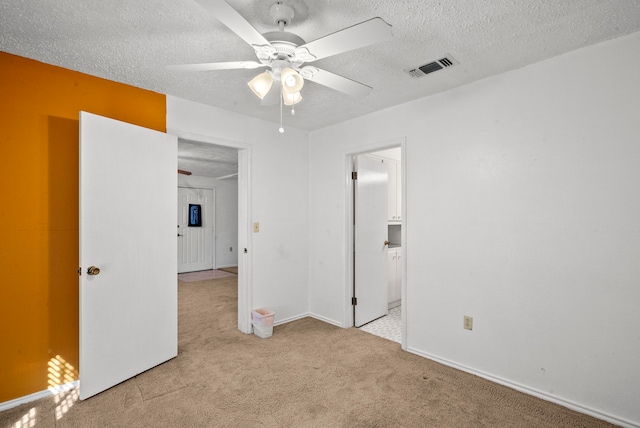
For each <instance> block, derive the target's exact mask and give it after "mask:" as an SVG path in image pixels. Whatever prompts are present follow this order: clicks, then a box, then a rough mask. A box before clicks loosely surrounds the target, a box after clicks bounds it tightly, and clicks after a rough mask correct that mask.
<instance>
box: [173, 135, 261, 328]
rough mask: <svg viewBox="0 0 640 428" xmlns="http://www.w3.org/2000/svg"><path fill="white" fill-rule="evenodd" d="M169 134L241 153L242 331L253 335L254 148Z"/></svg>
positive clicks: (239, 303) (239, 245)
mask: <svg viewBox="0 0 640 428" xmlns="http://www.w3.org/2000/svg"><path fill="white" fill-rule="evenodd" d="M167 134H171V135H175V136H176V137H178V138H184V139H187V140H190V141H196V142H199V143H208V144H215V145H217V146H225V147H232V148H235V149H238V329H239V330H240V331H242V332H243V333H246V334H250V333H251V332H252V326H251V305H252V300H253V272H252V266H253V264H252V246H251V243H252V240H251V238H252V235H251V233H250V232H251V221H252V220H251V200H252V199H251V154H252V150H253V148H252V145H251V144H247V143H243V142H240V141H233V140H226V139H221V138H216V137H210V136H206V135H199V134H193V133H190V132H184V131H180V130H175V129H167ZM176 199H177V198H176ZM176 203H177V200H176Z"/></svg>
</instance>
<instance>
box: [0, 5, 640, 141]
mask: <svg viewBox="0 0 640 428" xmlns="http://www.w3.org/2000/svg"><path fill="white" fill-rule="evenodd" d="M274 1H275V0H228V2H229V4H230V5H231V6H232V7H234V8H235V9H236V10H237V11H239V13H240V14H242V16H243V17H245V18H246V19H247V20H248V21H249V22H250V23H251V24H252V25H253V26H254V27H255V28H256V29H257V30H258V31H260V32H266V31H273V30H275V26H274V25H272V24H271V18H270V16H269V13H268V10H269V7H270V6H271V4H272V3H273V2H274ZM284 2H285V3H287V2H289V3H294V5H295V7H296V8H298V9H299V10H303V13H302V15H303V16H302V17H299V19H298V20H296V18H295V17H294V19H293V22H292V24H291V25H290V26H289V27H288V28H287V29H288V31H291V32H293V33H296V34H298V35H299V36H300V37H302V38H303V39H305V40H306V41H312V40H315V39H317V38H319V37H322V36H324V35H327V34H330V33H333V32H335V31H338V30H340V29H343V28H345V27H348V26H351V25H354V24H356V23H359V22H362V21H365V20H368V19H370V18H372V17H375V16H379V17H381V18H383V19H384V20H385V21H386V22H388V23H389V24H391V25H392V26H393V28H392V32H393V35H394V37H393V40H392V41H390V42H384V43H381V44H378V45H374V46H370V47H367V48H362V49H359V50H356V51H352V52H351V53H345V54H340V55H336V56H333V57H329V58H325V59H322V60H319V61H316V62H315V63H314V65H316V66H318V67H320V68H322V69H325V70H328V71H331V72H333V73H336V74H339V75H342V76H345V77H348V78H351V79H353V80H357V81H360V82H362V83H365V84H367V85H369V86H372V87H373V88H374V89H373V91H372V92H371V94H370V95H368V96H366V97H364V98H360V99H357V98H352V97H350V96H348V95H344V94H342V93H339V92H336V91H333V90H331V89H328V88H326V87H324V86H320V85H318V84H316V83H315V82H307V84H306V85H305V87H304V88H303V91H302V93H303V97H304V99H303V101H302V102H301V103H300V104H298V105H297V106H296V115H295V116H290V115H289V114H288V112H287V111H285V115H284V121H285V126H292V127H295V128H299V129H305V130H314V129H318V128H322V127H324V126H328V125H331V124H334V123H337V122H341V121H344V120H346V119H350V118H353V117H357V116H361V115H364V114H367V113H370V112H373V111H377V110H381V109H384V108H387V107H390V106H393V105H397V104H401V103H404V102H407V101H410V100H413V99H417V98H421V97H424V96H428V95H430V94H434V93H437V92H441V91H444V90H447V89H450V88H452V87H455V86H459V85H463V84H465V83H469V82H473V81H475V80H478V79H482V78H485V77H488V76H491V75H495V74H498V73H502V72H505V71H508V70H512V69H516V68H519V67H523V66H525V65H527V64H531V63H534V62H537V61H540V60H543V59H546V58H549V57H552V56H555V55H559V54H562V53H564V52H568V51H570V50H573V49H576V48H580V47H583V46H587V45H590V44H594V43H597V42H600V41H604V40H607V39H611V38H614V37H618V36H621V35H625V34H629V33H632V32H635V31H638V30H640V2H639V1H638V0H563V1H557V0H552V1H551V0H549V1H536V0H530V1H519V0H447V1H444V0H393V1H391V0H386V1H382V0H306V2H304V1H303V0H284ZM305 3H306V9H305V8H304V6H305ZM301 6H302V8H301ZM300 18H302V19H300ZM0 50H2V51H5V52H9V53H13V54H17V55H21V56H24V57H28V58H33V59H36V60H39V61H43V62H46V63H50V64H55V65H59V66H62V67H65V68H69V69H73V70H77V71H81V72H84V73H88V74H92V75H95V76H100V77H104V78H107V79H110V80H115V81H118V82H123V83H128V84H131V85H134V86H138V87H141V88H146V89H150V90H153V91H157V92H160V93H164V94H170V95H175V96H178V97H181V98H185V99H188V100H193V101H197V102H201V103H204V104H209V105H213V106H216V107H220V108H223V109H227V110H232V111H236V112H240V113H244V114H247V115H249V116H254V117H258V118H262V119H265V120H269V121H273V122H278V121H279V116H280V115H279V108H278V106H271V107H263V106H261V105H260V102H259V100H258V99H257V98H256V97H255V96H254V95H253V93H252V92H251V91H250V90H249V88H248V87H247V85H246V82H247V81H249V80H250V79H251V78H252V77H253V76H255V75H256V74H258V73H259V72H260V71H261V70H226V71H209V72H178V71H169V70H166V69H165V66H166V65H170V64H183V63H199V62H219V61H237V60H254V59H255V55H254V51H253V49H252V48H251V47H250V46H249V45H247V44H246V43H245V42H244V41H242V39H240V38H239V37H238V36H237V35H235V34H234V33H232V32H231V31H230V30H229V29H227V28H226V27H225V26H224V25H222V24H221V23H220V22H219V21H218V20H217V19H216V18H215V16H212V14H211V13H210V12H208V11H207V10H205V9H203V8H202V7H201V6H200V5H199V4H198V3H196V2H195V1H193V0H114V1H95V0H90V1H78V0H55V1H45V0H39V1H36V0H21V1H15V0H0ZM444 54H450V55H451V56H453V58H454V59H455V60H457V61H458V62H459V64H457V65H455V66H453V67H451V68H448V69H445V70H440V71H438V72H435V73H433V74H430V75H428V76H425V77H422V78H420V79H415V78H412V77H410V76H408V75H407V74H406V73H405V72H404V71H403V70H405V69H409V68H414V67H416V66H419V65H422V64H424V63H427V62H430V61H432V60H436V59H439V58H441V57H442V56H443V55H444ZM630 54H637V53H630Z"/></svg>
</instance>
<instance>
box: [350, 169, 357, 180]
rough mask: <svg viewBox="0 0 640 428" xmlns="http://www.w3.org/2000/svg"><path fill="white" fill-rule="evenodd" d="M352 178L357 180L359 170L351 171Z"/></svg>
mask: <svg viewBox="0 0 640 428" xmlns="http://www.w3.org/2000/svg"><path fill="white" fill-rule="evenodd" d="M351 179H352V180H357V179H358V171H352V172H351Z"/></svg>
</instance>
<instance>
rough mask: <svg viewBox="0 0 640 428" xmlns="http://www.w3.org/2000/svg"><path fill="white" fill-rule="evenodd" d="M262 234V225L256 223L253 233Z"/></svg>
mask: <svg viewBox="0 0 640 428" xmlns="http://www.w3.org/2000/svg"><path fill="white" fill-rule="evenodd" d="M258 232H260V223H258V222H255V223H253V233H258Z"/></svg>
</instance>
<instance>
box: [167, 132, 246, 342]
mask: <svg viewBox="0 0 640 428" xmlns="http://www.w3.org/2000/svg"><path fill="white" fill-rule="evenodd" d="M176 134H177V136H178V169H179V170H182V171H183V173H181V174H180V175H179V180H180V181H179V185H180V186H182V187H190V188H210V189H214V188H215V190H214V191H215V193H214V196H215V207H216V223H217V225H216V228H215V233H216V234H215V235H214V239H213V241H214V245H215V250H214V253H215V258H214V260H215V264H214V266H213V267H214V268H232V267H234V265H235V267H237V270H238V329H239V330H240V331H242V332H243V333H247V334H249V333H251V331H252V330H251V307H250V304H251V296H252V288H251V284H252V274H251V251H250V249H251V234H250V230H251V229H250V220H249V212H250V201H251V187H250V165H251V152H252V147H251V145H250V144H245V143H240V142H235V141H228V140H221V139H217V138H213V137H208V136H202V135H194V134H189V133H182V132H176ZM184 172H187V173H190V174H184ZM203 177H204V178H203ZM222 223H224V224H222Z"/></svg>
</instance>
